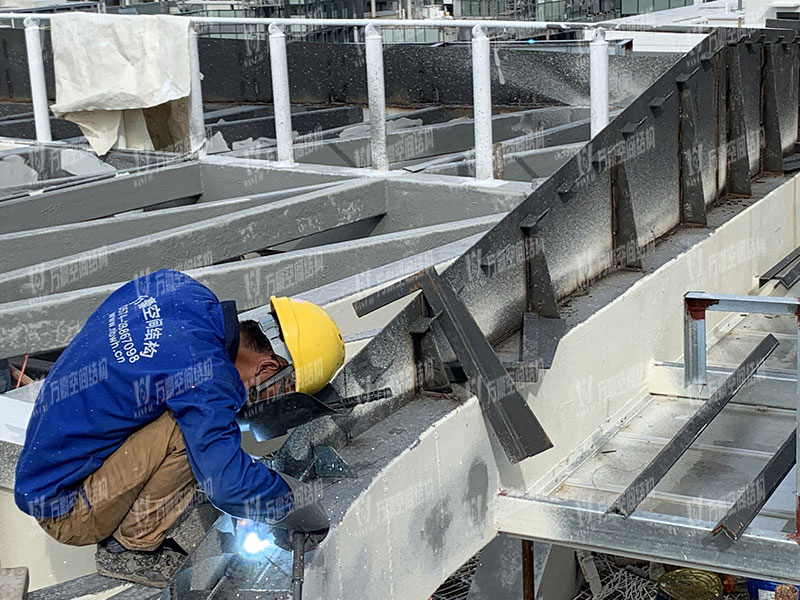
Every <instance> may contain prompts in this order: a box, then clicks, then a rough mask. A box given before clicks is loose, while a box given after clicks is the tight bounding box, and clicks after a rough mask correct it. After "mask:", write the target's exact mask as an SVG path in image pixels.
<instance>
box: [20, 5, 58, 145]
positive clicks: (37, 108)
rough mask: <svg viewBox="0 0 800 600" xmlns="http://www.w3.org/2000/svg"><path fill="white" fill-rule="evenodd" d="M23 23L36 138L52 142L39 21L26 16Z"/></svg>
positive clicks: (40, 140)
mask: <svg viewBox="0 0 800 600" xmlns="http://www.w3.org/2000/svg"><path fill="white" fill-rule="evenodd" d="M24 23H25V49H26V50H27V51H28V74H29V75H30V80H31V99H32V100H33V118H34V122H35V124H36V140H37V141H39V142H52V141H53V137H52V135H51V134H50V111H49V109H48V107H47V88H46V87H45V84H44V60H43V59H42V38H41V33H40V32H41V30H40V29H39V21H37V20H36V19H31V18H27V19H25V21H24Z"/></svg>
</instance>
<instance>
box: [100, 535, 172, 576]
mask: <svg viewBox="0 0 800 600" xmlns="http://www.w3.org/2000/svg"><path fill="white" fill-rule="evenodd" d="M184 558H186V555H185V554H183V553H182V552H180V551H178V550H177V549H176V548H174V547H173V546H171V545H167V544H165V545H162V546H161V547H160V548H158V549H157V550H153V551H152V552H142V551H138V550H128V549H127V548H125V547H124V546H123V545H122V544H120V543H119V542H118V541H117V540H115V539H114V538H109V539H108V540H105V541H103V542H100V543H99V544H98V545H97V553H96V554H95V563H96V565H97V572H98V573H99V574H100V575H104V576H106V577H113V578H114V579H124V580H125V581H132V582H134V583H140V584H142V585H147V586H151V587H157V588H163V587H166V586H167V584H168V583H169V582H170V580H171V579H172V576H173V575H174V574H175V572H176V571H177V570H178V567H180V565H181V563H182V562H183V559H184Z"/></svg>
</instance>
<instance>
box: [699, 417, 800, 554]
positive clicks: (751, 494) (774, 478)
mask: <svg viewBox="0 0 800 600" xmlns="http://www.w3.org/2000/svg"><path fill="white" fill-rule="evenodd" d="M796 453H797V431H796V430H793V431H792V433H791V435H789V437H788V438H786V441H785V442H783V444H781V447H780V449H779V450H778V451H777V452H776V453H775V455H774V456H773V457H772V458H770V459H769V462H767V464H766V465H765V466H764V468H763V469H762V470H761V472H760V473H759V474H758V475H757V476H756V478H755V479H754V480H753V481H752V482H751V483H750V484H749V485H748V486H747V487H746V488H745V490H744V491H743V492H742V495H741V496H739V499H738V500H737V501H736V503H735V504H734V505H733V506H731V507H730V509H729V510H728V512H727V513H726V514H725V516H724V517H722V519H720V521H719V523H717V526H716V527H714V529H713V530H712V531H711V533H712V534H714V535H718V534H719V533H724V534H725V535H727V536H728V537H729V538H731V539H732V540H734V541H735V540H738V539H739V538H740V537H741V536H742V534H743V533H744V531H745V530H746V529H747V527H748V526H749V525H750V523H752V522H753V519H755V518H756V515H758V513H759V512H760V511H761V509H762V508H763V507H764V505H765V504H766V503H767V501H768V500H769V499H770V498H771V497H772V494H773V493H775V490H777V489H778V486H779V485H780V484H781V482H782V481H783V480H784V479H785V478H786V476H787V475H788V474H789V471H791V470H792V467H793V466H794V465H795V460H796Z"/></svg>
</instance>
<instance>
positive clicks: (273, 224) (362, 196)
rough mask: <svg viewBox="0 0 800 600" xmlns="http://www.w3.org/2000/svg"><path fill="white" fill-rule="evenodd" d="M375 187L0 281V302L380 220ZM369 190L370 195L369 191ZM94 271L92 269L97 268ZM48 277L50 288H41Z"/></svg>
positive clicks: (247, 213)
mask: <svg viewBox="0 0 800 600" xmlns="http://www.w3.org/2000/svg"><path fill="white" fill-rule="evenodd" d="M382 187H383V182H381V181H367V182H364V181H355V182H346V183H340V184H338V185H335V186H332V187H330V188H328V189H326V190H321V191H318V192H312V193H309V194H303V195H300V196H296V197H293V198H287V199H284V200H278V201H275V202H272V203H269V204H267V205H264V206H255V207H252V208H248V209H245V210H241V211H237V212H235V213H232V214H227V215H222V216H219V217H213V218H211V219H206V220H204V221H199V222H195V223H192V224H189V225H184V226H181V227H176V228H174V229H169V230H167V231H162V232H158V233H154V234H149V235H144V236H141V237H138V238H133V239H129V240H125V241H123V242H118V243H116V244H110V245H108V246H104V247H102V248H99V249H95V250H90V251H88V252H83V253H80V254H76V255H72V256H66V257H62V258H59V259H57V260H53V261H48V262H45V263H40V264H37V265H34V266H32V267H26V268H23V269H17V270H16V271H11V272H8V273H4V274H2V275H0V298H3V299H4V300H6V301H13V300H22V299H24V298H31V297H36V296H41V295H45V294H47V293H52V292H66V291H71V290H75V289H79V288H83V287H89V286H97V285H102V284H106V283H113V282H115V281H126V280H129V279H133V278H134V277H137V276H138V275H140V274H141V272H142V270H143V269H144V270H149V271H151V272H152V271H156V270H158V269H161V268H165V267H178V268H183V269H185V268H186V266H184V265H189V266H190V267H201V266H206V265H211V264H214V263H219V262H222V261H225V260H228V259H232V258H236V257H238V256H241V255H244V254H247V253H248V252H252V251H255V250H261V249H263V248H268V247H271V246H275V245H278V244H281V243H284V242H288V241H291V240H296V239H299V238H303V237H305V236H309V235H312V234H315V233H319V232H322V231H325V230H329V229H333V228H335V227H341V226H343V225H348V224H350V223H353V222H356V221H360V220H364V219H370V218H374V217H380V216H382V215H384V214H385V212H386V209H385V202H384V194H383V193H382ZM376 188H377V193H375V192H376ZM97 261H101V262H102V268H101V267H99V266H98V267H97V268H93V265H94V264H95V263H96V262H97ZM47 275H49V276H50V282H51V286H50V287H52V288H53V289H52V291H51V290H49V289H47V286H46V282H45V279H46V278H47Z"/></svg>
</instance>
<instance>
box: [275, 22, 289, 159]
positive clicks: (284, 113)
mask: <svg viewBox="0 0 800 600" xmlns="http://www.w3.org/2000/svg"><path fill="white" fill-rule="evenodd" d="M269 64H270V67H271V68H272V104H273V107H274V111H275V138H276V141H277V143H278V162H281V163H285V164H294V148H293V147H292V105H291V102H290V101H289V65H288V62H287V60H286V35H285V34H284V33H283V28H282V27H281V26H280V25H277V24H275V23H270V25H269Z"/></svg>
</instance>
